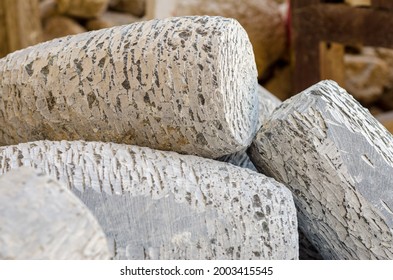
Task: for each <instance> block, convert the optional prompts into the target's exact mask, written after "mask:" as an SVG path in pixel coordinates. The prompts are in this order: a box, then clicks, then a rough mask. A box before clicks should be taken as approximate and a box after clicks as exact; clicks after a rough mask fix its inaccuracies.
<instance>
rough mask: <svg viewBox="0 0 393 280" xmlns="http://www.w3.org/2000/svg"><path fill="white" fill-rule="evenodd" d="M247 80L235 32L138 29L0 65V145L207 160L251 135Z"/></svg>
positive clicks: (249, 62)
mask: <svg viewBox="0 0 393 280" xmlns="http://www.w3.org/2000/svg"><path fill="white" fill-rule="evenodd" d="M256 77H257V72H256V66H255V62H254V55H253V51H252V46H251V44H250V41H249V39H248V36H247V34H246V32H245V31H244V29H243V28H242V27H241V26H240V24H239V23H238V22H237V21H235V20H233V19H227V18H222V17H208V16H200V17H179V18H168V19H163V20H152V21H148V22H138V23H134V24H131V25H126V26H120V27H114V28H110V29H104V30H99V31H93V32H89V33H83V34H79V35H75V36H70V37H65V38H61V39H56V40H53V41H50V42H46V43H43V44H39V45H36V46H34V47H30V48H27V49H24V50H21V51H17V52H14V53H12V54H10V55H8V56H7V57H5V58H3V59H1V60H0V145H11V144H17V143H23V142H29V141H35V140H44V139H48V140H89V141H105V142H117V143H124V144H134V145H138V146H148V147H151V148H156V149H160V150H172V151H176V152H180V153H187V154H195V155H200V156H204V157H209V158H216V157H220V156H223V155H227V154H230V153H233V152H237V151H239V150H241V149H244V148H245V147H247V146H248V145H249V144H250V143H251V141H252V138H253V137H254V136H255V133H256V130H257V119H258V107H257V104H258V102H257V95H256V91H255V89H256V86H257V78H256Z"/></svg>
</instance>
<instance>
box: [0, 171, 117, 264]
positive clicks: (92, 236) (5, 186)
mask: <svg viewBox="0 0 393 280" xmlns="http://www.w3.org/2000/svg"><path fill="white" fill-rule="evenodd" d="M2 173H3V172H2ZM0 213H1V215H0V225H1V226H0V259H55V260H56V259H108V258H109V257H110V256H111V255H110V253H109V250H108V244H107V241H106V239H105V234H104V233H103V231H102V229H101V228H100V226H99V224H98V222H97V221H96V220H95V218H94V217H93V215H92V214H91V213H90V211H89V210H88V209H87V208H86V206H85V205H83V203H82V202H81V201H80V200H79V199H78V198H77V197H76V196H75V195H74V194H73V193H72V192H71V191H70V190H68V189H67V188H66V187H65V186H63V185H62V184H60V183H59V182H57V181H55V180H53V179H52V178H50V177H48V176H46V175H43V174H42V173H41V172H40V171H37V170H34V169H33V168H28V167H22V168H18V169H16V170H12V171H10V172H9V173H7V174H5V175H3V176H1V177H0Z"/></svg>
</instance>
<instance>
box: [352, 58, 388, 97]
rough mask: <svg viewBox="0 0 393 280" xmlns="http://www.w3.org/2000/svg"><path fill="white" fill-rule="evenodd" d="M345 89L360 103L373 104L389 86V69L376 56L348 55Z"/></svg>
mask: <svg viewBox="0 0 393 280" xmlns="http://www.w3.org/2000/svg"><path fill="white" fill-rule="evenodd" d="M344 63H345V88H346V89H347V90H348V92H349V93H351V94H352V95H353V96H354V97H355V98H356V99H357V100H358V101H360V102H362V103H363V104H371V103H373V102H375V101H376V100H378V99H379V98H380V97H381V96H382V94H383V92H384V89H385V87H386V86H388V84H389V75H390V72H389V67H388V65H387V63H386V62H385V61H384V60H382V59H381V58H379V57H377V56H375V55H355V54H346V55H345V56H344Z"/></svg>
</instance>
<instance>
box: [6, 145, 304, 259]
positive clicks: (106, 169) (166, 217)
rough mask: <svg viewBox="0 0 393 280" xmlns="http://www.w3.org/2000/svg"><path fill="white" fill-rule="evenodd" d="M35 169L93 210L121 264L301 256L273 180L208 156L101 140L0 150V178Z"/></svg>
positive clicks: (286, 197) (281, 191)
mask: <svg viewBox="0 0 393 280" xmlns="http://www.w3.org/2000/svg"><path fill="white" fill-rule="evenodd" d="M19 166H34V167H36V168H39V169H42V170H43V171H44V172H46V173H48V174H50V175H52V176H54V177H56V178H58V179H59V180H60V181H62V182H65V183H67V184H68V185H69V187H71V188H72V190H73V191H74V193H75V194H77V196H78V197H80V199H81V200H82V201H83V202H84V203H85V204H86V205H87V206H88V207H89V208H90V209H91V211H92V212H93V213H94V215H95V216H96V218H97V220H98V221H99V222H100V224H101V226H102V227H103V229H104V231H105V233H106V235H107V237H108V239H109V240H110V242H111V244H112V250H113V253H114V255H115V258H116V259H297V258H298V253H299V252H298V250H299V248H298V233H297V218H296V209H295V205H294V203H293V199H292V194H291V192H290V191H289V190H288V189H287V188H286V187H284V186H283V185H282V184H280V183H278V182H276V181H275V180H274V179H271V178H268V177H266V176H264V175H262V174H258V173H256V172H252V171H250V170H247V169H243V168H239V167H235V166H233V165H231V164H227V163H221V162H217V161H214V160H210V159H204V158H200V157H195V156H187V155H179V154H177V153H173V152H162V151H157V150H152V149H149V148H142V147H136V146H127V145H119V144H110V143H98V142H81V141H77V142H66V141H61V142H50V141H37V142H32V143H26V144H19V145H16V146H9V147H1V148H0V173H4V172H7V171H9V170H11V169H13V168H17V167H19Z"/></svg>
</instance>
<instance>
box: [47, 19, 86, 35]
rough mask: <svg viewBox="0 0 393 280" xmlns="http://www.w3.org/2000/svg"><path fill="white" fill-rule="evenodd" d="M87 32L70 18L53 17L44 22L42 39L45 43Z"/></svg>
mask: <svg viewBox="0 0 393 280" xmlns="http://www.w3.org/2000/svg"><path fill="white" fill-rule="evenodd" d="M86 31H87V30H86V29H85V28H84V27H83V26H82V25H80V24H79V23H78V22H77V21H75V20H73V19H72V18H69V17H65V16H54V17H51V18H49V19H47V20H46V22H45V26H44V39H45V40H46V41H48V40H52V39H55V38H60V37H64V36H68V35H76V34H79V33H82V32H86Z"/></svg>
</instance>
